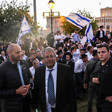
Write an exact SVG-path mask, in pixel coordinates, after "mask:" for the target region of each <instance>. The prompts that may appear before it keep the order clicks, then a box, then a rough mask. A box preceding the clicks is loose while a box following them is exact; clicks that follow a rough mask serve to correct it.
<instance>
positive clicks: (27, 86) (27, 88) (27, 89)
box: [22, 84, 31, 96]
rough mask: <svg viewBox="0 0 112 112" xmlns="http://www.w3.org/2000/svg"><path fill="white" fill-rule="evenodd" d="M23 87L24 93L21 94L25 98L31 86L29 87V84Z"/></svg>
mask: <svg viewBox="0 0 112 112" xmlns="http://www.w3.org/2000/svg"><path fill="white" fill-rule="evenodd" d="M25 87H26V92H25V93H23V94H22V95H23V96H25V95H27V94H28V92H29V89H30V87H31V85H30V84H28V85H25Z"/></svg>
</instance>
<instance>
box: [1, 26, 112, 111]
mask: <svg viewBox="0 0 112 112" xmlns="http://www.w3.org/2000/svg"><path fill="white" fill-rule="evenodd" d="M81 38H82V36H80V35H79V34H78V32H77V30H74V32H73V33H72V34H71V35H64V34H62V33H61V32H60V31H58V32H57V33H56V35H54V36H53V34H51V35H50V37H47V38H46V40H44V41H43V42H42V43H41V44H40V43H38V42H36V41H34V42H33V43H32V48H27V49H28V50H26V48H25V46H22V45H21V48H22V53H21V60H25V61H26V62H27V63H28V65H29V70H30V72H31V75H32V78H33V79H34V76H35V68H37V67H39V66H42V65H43V64H44V59H43V49H44V48H45V47H47V46H51V47H53V49H54V50H55V53H56V61H57V62H58V63H62V64H66V65H69V66H70V68H71V71H72V75H73V79H74V85H75V90H76V97H77V99H79V100H82V99H83V97H84V96H86V95H87V93H88V97H89V96H90V97H89V98H90V99H89V100H88V104H90V106H89V105H88V106H89V107H88V112H92V111H91V105H92V101H91V100H92V99H93V97H94V95H95V90H91V89H90V88H88V83H89V80H90V79H89V78H88V77H87V76H86V75H85V72H87V67H88V66H87V65H88V63H89V62H91V61H92V60H94V59H96V60H98V57H97V45H99V44H101V43H107V44H108V45H109V48H110V52H111V53H112V34H108V32H105V31H104V30H103V26H100V29H99V30H98V31H97V32H94V41H91V44H90V43H88V42H85V44H84V45H82V44H81V41H80V40H81ZM9 44H10V43H8V44H5V43H0V64H1V63H3V62H5V61H6V60H7V58H8V55H7V52H6V51H7V47H8V45H9ZM111 55H112V54H111ZM96 62H97V61H96ZM90 66H95V65H90ZM87 88H88V89H87ZM88 90H90V92H88ZM91 93H93V94H91ZM89 108H90V111H89Z"/></svg>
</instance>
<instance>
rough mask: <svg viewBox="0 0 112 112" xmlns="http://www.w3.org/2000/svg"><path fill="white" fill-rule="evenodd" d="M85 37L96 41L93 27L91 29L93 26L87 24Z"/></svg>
mask: <svg viewBox="0 0 112 112" xmlns="http://www.w3.org/2000/svg"><path fill="white" fill-rule="evenodd" d="M85 36H86V37H87V38H88V39H90V40H92V41H94V36H93V30H92V27H91V24H90V23H89V24H87V27H86V31H85Z"/></svg>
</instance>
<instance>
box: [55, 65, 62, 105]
mask: <svg viewBox="0 0 112 112" xmlns="http://www.w3.org/2000/svg"><path fill="white" fill-rule="evenodd" d="M60 74H61V70H60V64H57V86H56V104H58V103H57V102H58V94H59V89H61V88H60V82H61V75H60ZM56 106H57V105H56Z"/></svg>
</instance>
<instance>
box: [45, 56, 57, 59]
mask: <svg viewBox="0 0 112 112" xmlns="http://www.w3.org/2000/svg"><path fill="white" fill-rule="evenodd" d="M54 57H55V56H53V55H50V56H45V57H44V58H45V59H49V58H51V59H52V58H54Z"/></svg>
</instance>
